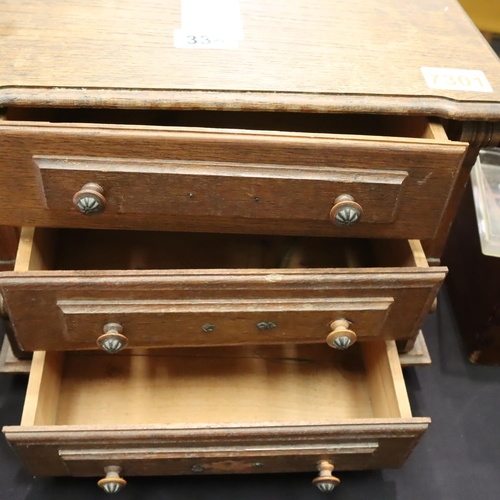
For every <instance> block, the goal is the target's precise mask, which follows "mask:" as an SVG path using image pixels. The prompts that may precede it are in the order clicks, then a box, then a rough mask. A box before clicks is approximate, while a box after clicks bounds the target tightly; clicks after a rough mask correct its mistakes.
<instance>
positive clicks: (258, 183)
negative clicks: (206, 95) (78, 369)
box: [0, 123, 466, 238]
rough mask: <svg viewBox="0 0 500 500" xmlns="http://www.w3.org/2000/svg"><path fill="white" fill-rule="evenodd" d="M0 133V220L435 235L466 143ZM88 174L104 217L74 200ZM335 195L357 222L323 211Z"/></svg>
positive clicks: (93, 130) (5, 127)
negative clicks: (345, 198) (346, 199)
mask: <svg viewBox="0 0 500 500" xmlns="http://www.w3.org/2000/svg"><path fill="white" fill-rule="evenodd" d="M0 137H1V139H2V159H1V160H0V185H2V196H1V197H0V223H2V220H3V219H2V218H5V221H4V222H3V223H6V222H8V223H9V224H18V225H23V224H25V223H26V222H27V221H29V222H30V223H31V224H35V225H40V226H53V227H61V226H62V227H91V228H92V227H94V228H95V227H100V228H117V227H119V228H129V229H130V228H139V227H140V228H144V229H159V230H164V229H169V230H183V231H186V230H190V231H205V232H206V231H215V232H220V231H225V232H250V233H267V234H272V233H276V234H304V235H319V236H320V235H325V236H329V235H331V236H356V237H357V236H364V237H398V238H399V237H412V238H432V237H433V235H434V233H435V231H436V228H437V226H438V223H439V221H440V218H441V215H442V213H443V210H444V208H445V206H446V203H447V200H448V196H449V193H450V191H451V189H452V187H453V183H454V179H455V176H456V174H457V172H458V169H459V167H460V164H461V162H462V157H463V155H464V152H465V148H466V145H464V144H460V143H453V142H438V141H432V140H424V139H404V138H402V139H396V138H387V139H384V138H373V137H372V138H370V137H363V136H352V137H349V136H333V135H332V136H329V135H325V134H292V133H271V132H269V133H268V132H261V133H256V132H254V133H252V132H238V133H237V132H235V131H232V132H230V131H224V132H223V131H217V130H215V129H214V130H206V131H202V130H201V129H195V130H187V129H167V128H157V129H153V128H147V127H144V128H133V127H121V128H119V127H117V126H115V127H113V126H87V127H84V126H80V127H76V126H67V125H48V124H40V125H37V126H24V125H21V124H17V125H16V124H15V123H11V124H0ZM87 183H94V184H97V185H98V186H100V189H101V190H102V193H101V195H100V197H99V196H98V199H99V206H100V209H99V210H102V213H100V214H99V215H95V216H89V215H84V214H82V213H80V211H79V210H78V208H77V207H76V206H75V204H74V196H75V194H76V193H78V192H81V190H82V187H83V186H84V185H85V184H87ZM19 186H22V192H20V191H19ZM84 193H87V191H85V190H84ZM341 195H350V196H351V197H352V198H353V199H354V201H355V202H356V203H357V204H358V205H359V206H360V207H361V210H362V216H361V218H360V220H359V222H358V223H356V224H354V225H353V226H341V225H338V224H336V223H334V222H332V220H331V218H330V217H331V214H330V213H331V210H332V208H333V207H334V206H335V205H336V206H337V207H338V206H339V205H338V202H337V203H336V201H335V200H336V199H337V198H338V197H339V196H341ZM79 196H80V195H79ZM85 199H86V198H85ZM335 213H336V212H335V211H334V214H335ZM7 219H8V220H7Z"/></svg>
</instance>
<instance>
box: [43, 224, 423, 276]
mask: <svg viewBox="0 0 500 500" xmlns="http://www.w3.org/2000/svg"><path fill="white" fill-rule="evenodd" d="M43 231H44V230H43V229H38V230H37V232H43ZM50 240H51V241H50V242H48V243H46V244H45V245H44V247H42V251H43V252H44V259H45V260H46V261H49V260H50V261H51V262H52V265H51V268H52V269H54V270H132V269H136V270H141V269H279V268H312V269H315V268H316V269H317V268H354V267H356V268H376V267H387V266H392V267H415V266H418V265H419V264H422V266H423V267H426V263H425V256H423V252H422V251H421V249H420V244H419V243H418V242H415V241H413V242H410V243H408V242H407V241H403V242H398V241H385V240H375V241H373V240H363V239H350V238H338V239H336V238H321V237H285V236H258V235H229V234H209V233H175V232H150V231H113V230H110V231H106V230H85V229H62V230H58V231H57V232H52V233H51V236H50ZM416 254H419V255H416ZM422 256H423V258H422ZM417 261H418V262H417Z"/></svg>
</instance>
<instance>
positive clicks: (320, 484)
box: [312, 460, 340, 493]
mask: <svg viewBox="0 0 500 500" xmlns="http://www.w3.org/2000/svg"><path fill="white" fill-rule="evenodd" d="M318 470H319V474H318V477H316V478H314V479H313V482H312V484H314V485H315V486H317V488H318V489H319V491H322V492H323V493H328V492H330V491H332V490H333V488H335V486H337V485H338V484H339V483H340V479H339V478H338V477H335V476H333V475H332V471H333V465H332V464H331V463H330V462H327V461H326V460H323V461H321V462H319V463H318Z"/></svg>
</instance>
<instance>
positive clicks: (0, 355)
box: [0, 337, 31, 374]
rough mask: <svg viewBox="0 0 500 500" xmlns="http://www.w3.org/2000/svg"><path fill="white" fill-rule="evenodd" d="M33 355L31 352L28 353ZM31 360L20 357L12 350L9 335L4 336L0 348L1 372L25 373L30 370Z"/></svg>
mask: <svg viewBox="0 0 500 500" xmlns="http://www.w3.org/2000/svg"><path fill="white" fill-rule="evenodd" d="M28 355H29V356H30V357H31V353H28ZM30 366H31V360H30V359H19V358H18V357H17V356H16V355H15V354H14V353H13V351H12V347H11V344H10V342H9V339H8V337H4V339H3V343H2V349H1V350H0V373H25V374H28V373H29V372H30Z"/></svg>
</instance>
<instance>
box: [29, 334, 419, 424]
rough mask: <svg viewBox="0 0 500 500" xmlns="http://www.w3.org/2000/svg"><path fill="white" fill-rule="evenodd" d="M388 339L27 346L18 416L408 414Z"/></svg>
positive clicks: (205, 418)
mask: <svg viewBox="0 0 500 500" xmlns="http://www.w3.org/2000/svg"><path fill="white" fill-rule="evenodd" d="M410 417H411V411H410V406H409V403H408V397H407V394H406V389H405V386H404V380H403V377H402V372H401V367H400V364H399V359H398V355H397V352H396V347H395V345H394V342H387V343H385V342H381V341H378V342H371V343H369V344H366V345H355V346H353V348H352V349H351V350H348V351H346V352H337V351H334V350H332V349H330V348H328V347H327V346H325V345H300V346H297V345H285V346H271V347H269V346H265V347H264V346H260V347H259V346H254V347H225V348H203V349H170V350H153V351H139V350H136V351H130V352H128V353H124V354H119V355H117V356H111V357H110V356H107V355H100V354H89V353H76V352H70V353H66V354H62V353H54V352H50V353H49V352H47V353H45V352H37V353H35V356H34V361H33V368H32V373H31V376H30V383H29V389H28V394H27V398H26V403H25V408H24V414H23V420H22V425H23V426H33V425H34V426H47V425H49V426H52V425H56V426H59V425H111V426H122V425H123V426H126V425H135V424H176V425H177V424H223V423H226V424H227V423H234V422H239V423H262V422H266V423H278V422H281V423H283V422H286V423H288V424H304V423H308V424H309V425H316V424H320V423H325V422H334V421H339V420H340V421H342V420H357V419H373V418H382V419H393V418H410Z"/></svg>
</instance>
